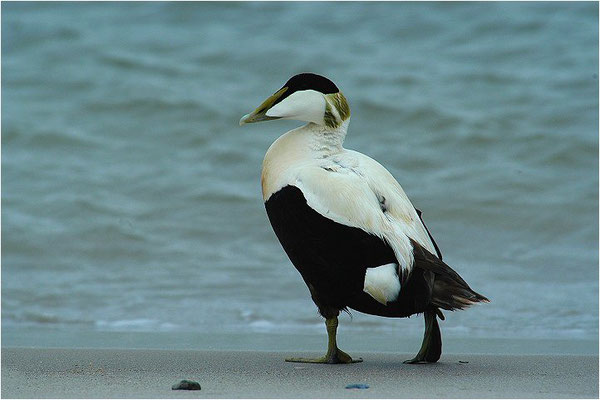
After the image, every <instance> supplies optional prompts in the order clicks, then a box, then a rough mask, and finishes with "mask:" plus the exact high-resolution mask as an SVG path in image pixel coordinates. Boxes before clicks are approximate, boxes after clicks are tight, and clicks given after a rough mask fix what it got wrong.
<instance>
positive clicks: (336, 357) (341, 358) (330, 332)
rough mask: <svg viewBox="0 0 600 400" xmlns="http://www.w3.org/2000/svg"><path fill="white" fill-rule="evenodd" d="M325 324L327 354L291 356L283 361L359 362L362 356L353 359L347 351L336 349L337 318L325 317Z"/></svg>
mask: <svg viewBox="0 0 600 400" xmlns="http://www.w3.org/2000/svg"><path fill="white" fill-rule="evenodd" d="M325 326H326V327H327V336H328V342H327V354H325V355H324V356H323V357H319V358H302V357H292V358H286V359H285V361H288V362H301V363H320V364H350V363H357V362H361V361H362V358H357V359H353V358H352V357H350V356H349V355H348V354H347V353H345V352H343V351H342V350H340V349H338V347H337V341H336V334H337V326H338V319H337V316H336V317H331V318H327V319H326V320H325Z"/></svg>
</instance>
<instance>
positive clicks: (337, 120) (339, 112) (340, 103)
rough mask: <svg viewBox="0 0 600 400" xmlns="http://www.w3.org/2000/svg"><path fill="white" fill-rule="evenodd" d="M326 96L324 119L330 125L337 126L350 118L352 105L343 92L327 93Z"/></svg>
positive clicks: (331, 126)
mask: <svg viewBox="0 0 600 400" xmlns="http://www.w3.org/2000/svg"><path fill="white" fill-rule="evenodd" d="M325 98H326V101H325V115H324V116H323V121H324V122H325V125H327V126H328V127H330V128H337V127H338V126H340V125H341V123H342V122H344V121H345V120H347V119H348V118H350V106H349V105H348V102H347V101H346V98H345V97H344V95H343V94H342V92H338V93H332V94H327V95H325ZM334 109H335V111H334Z"/></svg>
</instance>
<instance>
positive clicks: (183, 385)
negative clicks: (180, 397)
mask: <svg viewBox="0 0 600 400" xmlns="http://www.w3.org/2000/svg"><path fill="white" fill-rule="evenodd" d="M171 389H173V390H200V384H199V383H198V382H195V381H188V380H187V379H184V380H182V381H180V382H179V383H176V384H175V385H173V386H171Z"/></svg>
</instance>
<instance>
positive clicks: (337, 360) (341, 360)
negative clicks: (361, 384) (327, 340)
mask: <svg viewBox="0 0 600 400" xmlns="http://www.w3.org/2000/svg"><path fill="white" fill-rule="evenodd" d="M285 361H287V362H297V363H315V364H352V363H359V362H362V358H352V357H350V356H349V355H348V353H345V352H343V351H342V350H340V349H336V350H335V351H334V352H333V353H332V354H326V355H324V356H323V357H319V358H304V357H290V358H286V359H285Z"/></svg>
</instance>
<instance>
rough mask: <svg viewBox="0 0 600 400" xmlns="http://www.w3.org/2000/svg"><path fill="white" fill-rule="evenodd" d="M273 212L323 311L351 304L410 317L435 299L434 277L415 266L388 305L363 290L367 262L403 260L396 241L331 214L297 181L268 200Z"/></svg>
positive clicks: (274, 221)
mask: <svg viewBox="0 0 600 400" xmlns="http://www.w3.org/2000/svg"><path fill="white" fill-rule="evenodd" d="M265 207H266V209H267V215H268V216H269V220H270V222H271V225H272V226H273V230H274V231H275V234H276V235H277V237H278V239H279V241H280V242H281V245H282V246H283V248H284V250H285V252H286V253H287V255H288V257H289V258H290V260H291V261H292V263H293V264H294V266H295V267H296V269H298V271H299V272H300V274H301V275H302V277H303V278H304V281H305V282H306V284H307V285H308V286H309V288H310V289H311V293H312V296H313V300H314V301H315V303H316V304H317V306H318V307H319V310H320V311H321V314H324V310H326V309H335V310H341V309H344V308H346V307H350V308H353V309H355V310H358V311H361V312H365V313H368V314H375V315H383V316H390V317H404V316H408V315H411V314H414V313H417V312H423V311H424V310H425V308H426V307H427V305H428V304H429V302H430V300H431V281H432V277H429V276H428V273H427V272H425V271H423V270H420V269H413V271H412V272H411V275H410V276H409V277H408V279H407V280H405V282H404V283H403V285H402V289H401V291H400V296H399V298H398V300H396V301H394V302H392V303H388V304H387V305H383V304H380V303H378V302H377V301H375V300H374V299H373V298H372V297H371V296H369V295H368V294H367V293H365V292H364V291H363V287H364V279H365V273H366V270H367V268H370V267H377V266H380V265H384V264H389V263H396V264H397V263H398V261H397V260H396V257H395V255H394V252H393V250H392V249H391V247H390V246H389V245H388V244H387V243H386V242H385V241H384V240H382V239H380V238H379V237H377V236H374V235H371V234H369V233H367V232H365V231H363V230H362V229H359V228H354V227H350V226H346V225H343V224H340V223H337V222H334V221H333V220H331V219H329V218H326V217H324V216H322V215H321V214H319V213H318V212H316V211H315V210H313V209H312V208H310V207H309V206H308V204H307V202H306V199H305V198H304V195H303V194H302V192H301V191H300V189H298V188H297V187H295V186H286V187H284V188H282V189H281V190H279V191H278V192H276V193H274V194H273V195H272V196H271V197H270V198H269V200H268V201H267V202H266V203H265Z"/></svg>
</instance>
